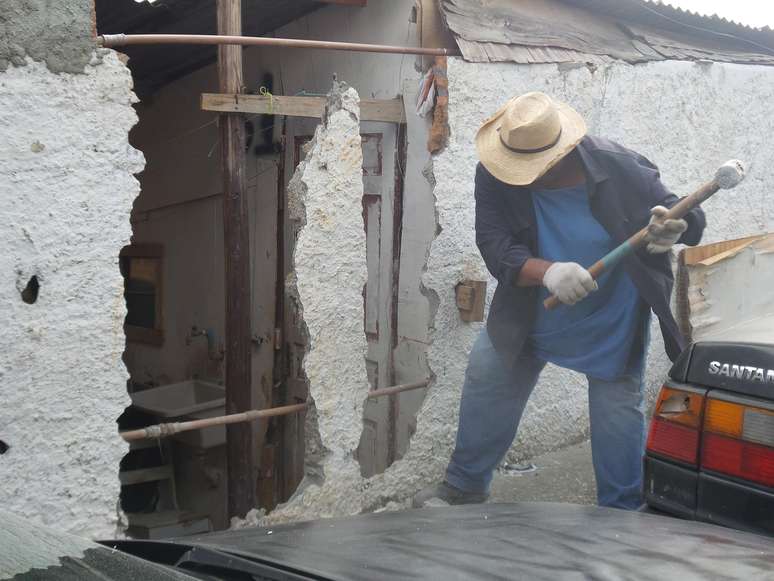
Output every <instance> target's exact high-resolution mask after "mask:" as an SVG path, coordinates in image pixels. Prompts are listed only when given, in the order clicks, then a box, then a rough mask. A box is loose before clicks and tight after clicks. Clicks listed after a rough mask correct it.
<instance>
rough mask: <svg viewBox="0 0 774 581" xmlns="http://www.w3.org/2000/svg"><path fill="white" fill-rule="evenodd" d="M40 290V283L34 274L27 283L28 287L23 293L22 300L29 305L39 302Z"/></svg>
mask: <svg viewBox="0 0 774 581" xmlns="http://www.w3.org/2000/svg"><path fill="white" fill-rule="evenodd" d="M39 290H40V282H39V281H38V277H37V275H35V274H33V275H32V276H31V277H30V280H28V281H27V286H25V287H24V290H23V291H22V292H21V298H22V300H23V301H24V302H25V303H27V304H28V305H32V304H34V303H35V301H37V300H38V291H39Z"/></svg>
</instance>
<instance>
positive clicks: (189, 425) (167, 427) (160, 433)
mask: <svg viewBox="0 0 774 581" xmlns="http://www.w3.org/2000/svg"><path fill="white" fill-rule="evenodd" d="M429 383H430V380H428V379H424V380H422V381H416V382H414V383H404V384H402V385H393V386H392V387H384V388H382V389H375V390H373V391H369V392H368V396H367V397H368V399H374V398H377V397H382V396H385V395H394V394H396V393H401V392H403V391H409V390H412V389H420V388H422V387H427V385H428V384H429ZM308 407H309V404H308V403H296V404H292V405H285V406H280V407H275V408H267V409H263V410H249V411H246V412H241V413H237V414H230V415H227V416H217V417H214V418H204V419H201V420H190V421H187V422H170V423H166V424H156V425H154V426H147V427H145V428H139V429H137V430H127V431H125V432H119V435H120V436H121V437H122V438H123V439H124V440H126V441H127V442H132V441H134V440H150V439H155V438H166V437H167V436H172V435H174V434H179V433H180V432H190V431H192V430H201V429H204V428H211V427H213V426H225V425H227V424H239V423H242V422H252V421H254V420H260V419H262V418H273V417H276V416H286V415H288V414H295V413H298V412H302V411H304V410H306V409H307V408H308Z"/></svg>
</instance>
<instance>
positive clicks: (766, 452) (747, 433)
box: [701, 397, 774, 487]
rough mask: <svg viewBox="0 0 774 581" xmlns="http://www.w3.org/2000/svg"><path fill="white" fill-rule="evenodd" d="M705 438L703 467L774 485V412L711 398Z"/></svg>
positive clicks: (737, 401)
mask: <svg viewBox="0 0 774 581" xmlns="http://www.w3.org/2000/svg"><path fill="white" fill-rule="evenodd" d="M702 439H703V445H702V453H701V466H702V468H706V469H707V470H712V471H714V472H720V473H721V474H727V475H729V476H735V477H737V478H741V479H743V480H748V481H750V482H756V483H758V484H763V485H764V486H771V487H774V412H772V411H770V410H766V409H763V408H760V407H755V404H754V403H753V402H749V403H748V402H744V401H743V400H736V401H727V400H722V399H715V398H712V397H710V398H709V399H708V400H707V409H706V413H705V419H704V436H703V438H702Z"/></svg>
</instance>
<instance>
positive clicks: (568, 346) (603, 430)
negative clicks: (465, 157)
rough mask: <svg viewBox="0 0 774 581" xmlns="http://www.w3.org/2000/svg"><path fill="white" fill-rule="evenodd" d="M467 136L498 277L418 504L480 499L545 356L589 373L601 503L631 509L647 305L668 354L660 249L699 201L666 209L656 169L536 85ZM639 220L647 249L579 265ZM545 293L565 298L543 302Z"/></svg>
mask: <svg viewBox="0 0 774 581" xmlns="http://www.w3.org/2000/svg"><path fill="white" fill-rule="evenodd" d="M476 148H477V150H478V154H479V159H480V163H479V164H478V166H477V168H476V179H475V197H476V242H477V245H478V247H479V250H480V251H481V255H482V256H483V258H484V261H485V262H486V265H487V268H488V269H489V271H490V272H491V273H492V275H493V276H494V277H496V278H497V280H498V286H497V290H496V291H495V295H494V299H493V301H492V305H491V309H490V312H489V316H488V320H487V325H486V328H485V329H483V330H482V331H481V334H480V335H479V337H478V339H477V340H476V342H475V344H474V346H473V350H472V352H471V354H470V359H469V362H468V367H467V371H466V374H465V383H464V386H463V391H462V399H461V403H460V417H459V426H458V431H457V442H456V446H455V449H454V452H453V454H452V457H451V460H450V461H449V465H448V467H447V470H446V477H445V479H444V480H443V482H441V483H439V484H436V485H433V486H430V487H428V488H426V489H424V490H422V491H420V492H419V493H418V494H417V495H416V496H415V497H414V505H415V506H423V505H424V504H425V503H427V502H428V501H430V500H431V499H439V500H442V501H444V502H446V503H449V504H466V503H476V502H484V501H485V500H486V499H487V497H488V495H489V486H490V483H491V480H492V474H493V471H494V469H495V468H496V467H497V465H498V464H499V463H500V462H501V461H502V459H503V457H504V456H505V454H506V452H507V451H508V448H509V447H510V445H511V443H512V442H513V439H514V437H515V435H516V431H517V429H518V425H519V421H520V419H521V416H522V413H523V411H524V407H525V405H526V403H527V400H528V398H529V396H530V394H531V393H532V390H533V388H534V387H535V384H536V383H537V381H538V378H539V376H540V372H541V371H542V369H543V367H544V366H545V364H546V363H547V362H551V363H553V364H555V365H558V366H561V367H564V368H567V369H572V370H574V371H578V372H580V373H583V374H585V375H586V377H587V379H588V384H589V416H590V420H591V447H592V456H593V462H594V473H595V476H596V481H597V500H598V503H599V504H600V505H602V506H611V507H618V508H625V509H637V508H639V507H640V506H641V504H642V500H641V491H640V487H641V484H642V454H643V447H644V440H645V417H644V410H643V372H644V366H645V356H646V350H647V345H648V341H649V332H648V330H649V327H650V316H651V315H650V313H651V312H653V313H655V315H656V316H657V317H658V319H659V323H660V326H661V332H662V334H663V337H664V345H665V348H666V351H667V354H668V355H669V357H670V358H672V359H675V358H676V357H677V355H679V353H680V351H681V350H682V348H683V347H684V339H683V337H682V336H681V334H680V332H679V330H678V327H677V324H676V322H675V320H674V317H673V316H672V313H671V311H670V308H669V301H670V295H671V292H672V284H673V275H672V267H671V261H670V256H669V252H668V251H669V250H670V249H671V248H672V246H673V245H674V244H676V243H678V242H680V243H683V244H689V245H695V244H698V243H699V241H700V240H701V236H702V232H703V230H704V227H705V223H706V222H705V218H704V213H703V212H702V210H701V209H700V208H698V207H696V208H694V209H693V210H691V211H690V212H689V213H688V214H686V215H685V216H684V218H682V219H667V220H662V219H661V218H662V217H663V216H664V214H665V213H666V211H667V208H670V207H672V206H674V205H675V204H676V203H677V202H678V198H677V197H676V196H675V195H673V194H671V193H670V192H669V191H668V190H667V189H666V188H665V187H664V185H663V184H662V183H661V180H660V178H659V172H658V169H657V168H656V167H655V166H654V165H653V164H652V163H651V162H650V161H648V160H647V159H645V158H644V157H643V156H641V155H639V154H637V153H635V152H633V151H631V150H628V149H626V148H624V147H622V146H620V145H618V144H616V143H613V142H611V141H608V140H606V139H601V138H597V137H591V136H588V135H586V124H585V122H584V120H583V118H582V117H581V116H580V115H579V114H578V113H577V112H576V111H574V110H573V109H572V108H571V107H569V106H568V105H566V104H565V103H561V102H559V101H556V100H554V99H552V98H550V97H549V96H547V95H545V94H543V93H528V94H525V95H522V96H520V97H516V98H514V99H511V100H510V101H509V102H508V103H507V104H506V105H505V106H503V107H502V108H501V109H500V110H499V111H497V113H495V115H494V116H492V117H491V118H490V119H488V120H487V121H486V122H485V123H484V124H483V125H482V127H481V128H480V129H479V131H478V134H477V136H476ZM648 224H650V227H649V230H648V234H647V248H646V250H642V251H639V252H635V253H632V254H630V255H628V256H626V257H625V258H624V259H623V261H622V263H621V264H619V265H618V267H617V268H614V269H612V270H610V271H608V272H605V274H603V275H602V276H601V277H600V278H599V279H598V280H597V281H595V280H594V279H593V278H592V276H591V274H589V272H588V270H587V268H588V267H589V265H591V264H592V263H594V262H595V261H596V260H597V259H598V258H599V257H601V256H604V255H606V254H607V253H608V252H610V251H611V250H612V249H613V248H614V247H616V246H617V245H618V244H620V243H621V242H623V241H624V240H626V239H627V238H629V237H630V236H632V235H633V234H635V233H636V232H637V231H638V230H640V229H641V228H643V227H644V226H647V225H648ZM549 295H555V296H556V297H557V298H558V299H559V301H561V302H562V303H564V305H565V306H561V307H560V308H558V309H554V310H548V309H545V308H544V306H543V301H544V299H546V298H547V297H549ZM566 305H573V306H572V307H568V306H566Z"/></svg>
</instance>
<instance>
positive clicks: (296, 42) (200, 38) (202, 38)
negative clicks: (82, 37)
mask: <svg viewBox="0 0 774 581" xmlns="http://www.w3.org/2000/svg"><path fill="white" fill-rule="evenodd" d="M97 42H98V43H99V44H100V46H104V47H107V48H115V47H117V46H128V45H137V44H211V45H218V44H240V45H242V46H284V47H286V48H321V49H327V50H347V51H353V52H380V53H392V54H418V55H429V56H459V55H460V52H459V51H457V50H453V49H448V48H419V47H410V46H390V45H385V44H360V43H356V42H332V41H327V40H302V39H297V38H271V37H266V36H222V35H216V34H105V35H102V36H98V37H97Z"/></svg>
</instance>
